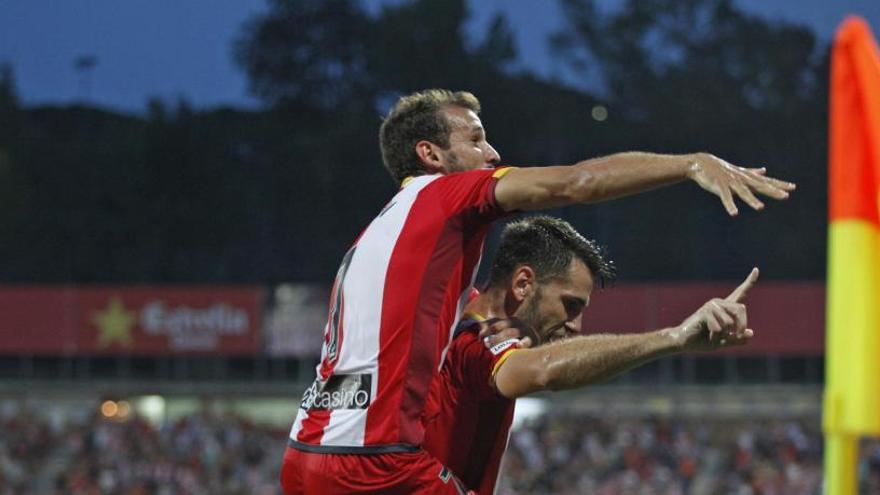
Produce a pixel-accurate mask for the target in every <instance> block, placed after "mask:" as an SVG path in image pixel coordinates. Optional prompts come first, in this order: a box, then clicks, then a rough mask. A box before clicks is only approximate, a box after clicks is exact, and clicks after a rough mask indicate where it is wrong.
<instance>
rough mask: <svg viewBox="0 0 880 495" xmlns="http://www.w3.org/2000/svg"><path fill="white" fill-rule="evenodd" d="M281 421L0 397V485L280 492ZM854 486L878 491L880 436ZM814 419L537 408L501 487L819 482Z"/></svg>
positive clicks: (739, 486)
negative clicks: (54, 410) (590, 413)
mask: <svg viewBox="0 0 880 495" xmlns="http://www.w3.org/2000/svg"><path fill="white" fill-rule="evenodd" d="M287 434H288V431H287V428H286V426H285V427H283V428H275V427H270V426H266V425H256V424H253V423H251V422H250V421H248V420H246V419H244V418H241V417H237V416H231V415H224V414H215V413H211V412H200V413H197V414H191V415H188V416H184V417H181V418H179V419H178V420H176V421H173V422H170V423H168V424H165V425H162V426H161V427H159V428H156V427H154V426H153V425H151V424H150V423H148V422H146V421H144V420H143V419H142V418H139V417H137V416H136V415H134V414H132V415H130V416H129V417H128V419H127V420H126V421H119V420H108V419H106V418H104V417H102V416H101V415H100V414H97V413H96V414H94V415H83V416H81V417H78V418H75V417H67V418H58V417H44V416H43V415H41V414H38V413H37V412H35V411H31V410H27V409H26V408H24V407H4V408H0V495H19V494H21V495H24V494H34V493H40V494H44V493H45V494H65V495H92V494H110V493H112V494H124V495H146V494H159V495H166V494H167V495H171V494H175V495H178V494H179V495H187V494H204V493H216V494H248V495H250V494H255V495H269V494H279V493H280V487H279V485H278V481H277V480H278V472H279V469H280V462H281V456H282V453H283V451H284V447H285V445H286V438H287ZM859 479H860V485H861V486H860V491H859V493H865V494H880V439H866V440H864V441H863V442H862V446H861V449H860V458H859ZM821 483H822V436H821V430H820V427H819V421H818V419H815V420H812V421H808V420H797V421H795V420H787V421H782V420H766V421H757V420H755V421H746V420H719V419H711V420H709V419H705V418H703V419H689V420H674V421H673V420H668V419H657V418H641V419H620V418H616V419H614V420H608V419H599V418H595V417H583V416H575V415H551V416H544V417H541V418H539V419H538V420H535V421H532V422H531V423H527V424H525V425H524V426H523V427H521V428H520V429H518V430H516V431H514V433H513V434H512V436H511V440H510V447H509V448H508V453H507V455H506V457H505V461H504V466H503V469H502V475H501V482H500V483H499V490H498V493H499V494H500V495H519V494H535V495H540V494H551V493H552V494H558V495H568V494H582V493H592V494H597V495H612V494H614V495H616V494H621V495H629V494H633V495H635V494H638V495H641V494H656V495H678V494H682V495H684V494H695V495H701V494H714V493H729V494H735V495H758V494H762V495H774V494H790V493H797V494H799V495H810V494H819V493H820V492H821Z"/></svg>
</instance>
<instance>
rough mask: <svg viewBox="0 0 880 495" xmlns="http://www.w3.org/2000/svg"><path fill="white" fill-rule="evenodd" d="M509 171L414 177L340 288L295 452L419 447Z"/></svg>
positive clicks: (366, 236)
mask: <svg viewBox="0 0 880 495" xmlns="http://www.w3.org/2000/svg"><path fill="white" fill-rule="evenodd" d="M509 170H510V169H509V168H499V169H495V170H491V169H479V170H471V171H467V172H460V173H454V174H450V175H431V176H420V177H416V178H413V179H409V180H408V181H406V182H404V187H403V188H402V189H401V190H400V191H399V192H398V193H397V195H395V196H394V198H392V200H391V201H390V202H389V203H388V204H387V205H386V206H385V208H384V209H383V210H382V211H381V212H380V213H379V215H378V216H377V217H376V218H375V219H374V220H373V221H372V222H371V223H370V225H368V226H367V228H366V229H365V230H364V231H363V233H361V235H360V237H359V238H358V239H357V241H355V244H354V245H353V246H352V247H351V248H350V249H349V251H348V253H346V255H345V257H344V259H343V261H342V264H341V266H340V268H339V271H338V273H337V276H336V281H335V283H334V285H333V290H332V292H331V299H330V311H329V315H328V321H327V326H326V328H325V330H324V344H323V347H322V350H321V362H320V364H318V366H317V369H316V373H317V378H316V379H315V381H314V383H312V385H311V386H310V387H309V389H308V390H306V392H305V394H304V396H303V399H302V402H301V404H300V409H299V411H298V413H297V417H296V420H295V421H294V423H293V428H292V429H291V432H290V445H291V446H293V447H295V448H297V449H300V450H304V451H309V452H329V453H348V452H351V453H384V452H406V451H412V450H416V449H418V447H419V446H420V445H421V443H422V440H423V438H424V427H423V425H422V422H421V419H422V414H423V412H424V408H425V402H426V399H427V395H428V390H429V388H430V385H431V380H432V379H433V377H434V375H435V373H437V372H438V369H439V367H440V365H441V363H442V360H443V355H444V354H445V352H446V349H447V348H448V346H449V343H450V340H451V335H452V330H453V328H454V327H455V323H456V321H458V318H459V316H460V314H461V310H462V308H463V306H464V304H465V303H466V302H467V299H468V296H469V295H470V291H471V288H472V286H473V282H474V277H475V276H476V272H477V267H478V265H479V261H480V255H481V252H482V248H483V241H484V239H485V237H486V233H487V232H488V228H489V225H490V224H491V222H492V221H494V220H496V219H498V218H499V217H501V216H503V215H504V212H503V211H502V210H501V208H500V207H499V206H498V204H497V203H496V201H495V184H496V183H497V180H498V178H499V177H501V176H502V175H504V174H505V173H506V172H507V171H509Z"/></svg>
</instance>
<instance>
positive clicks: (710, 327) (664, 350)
mask: <svg viewBox="0 0 880 495" xmlns="http://www.w3.org/2000/svg"><path fill="white" fill-rule="evenodd" d="M757 280H758V270H757V268H756V269H754V270H752V272H751V273H750V274H749V276H748V277H747V278H746V280H745V281H744V282H743V283H742V284H740V286H739V287H737V288H736V289H735V290H734V291H733V292H732V293H731V294H730V295H729V296H727V297H726V298H724V299H720V298H716V299H712V300H710V301H708V302H707V303H706V304H704V305H703V306H702V307H701V308H700V309H699V310H698V311H697V312H695V313H694V314H693V315H691V316H690V317H688V318H687V319H686V320H685V321H684V322H682V324H681V325H679V326H677V327H670V328H664V329H662V330H657V331H654V332H647V333H641V334H625V335H592V336H584V337H574V338H571V339H566V340H562V341H559V342H555V343H552V344H547V345H544V346H540V347H536V348H531V349H519V350H516V351H513V352H512V353H511V354H510V356H508V358H507V359H506V360H505V361H504V362H503V363H501V364H500V365H499V366H500V367H499V368H498V369H497V371H496V373H495V375H494V385H495V388H496V389H497V390H498V392H499V393H501V395H503V396H505V397H508V398H516V397H520V396H522V395H526V394H529V393H532V392H538V391H541V390H563V389H570V388H578V387H584V386H587V385H591V384H594V383H597V382H601V381H603V380H607V379H609V378H611V377H613V376H615V375H617V374H620V373H622V372H624V371H627V370H629V369H631V368H634V367H636V366H639V365H642V364H644V363H646V362H648V361H650V360H652V359H655V358H658V357H661V356H666V355H669V354H674V353H677V352H683V351H708V350H714V349H719V348H722V347H729V346H732V345H742V344H745V343H746V342H748V340H749V339H750V338H752V336H753V335H754V332H752V330H751V329H748V328H747V325H748V319H747V315H746V307H745V305H744V304H743V302H744V301H745V297H746V294H747V293H748V291H749V289H750V288H751V287H752V286H754V284H755V283H756V282H757Z"/></svg>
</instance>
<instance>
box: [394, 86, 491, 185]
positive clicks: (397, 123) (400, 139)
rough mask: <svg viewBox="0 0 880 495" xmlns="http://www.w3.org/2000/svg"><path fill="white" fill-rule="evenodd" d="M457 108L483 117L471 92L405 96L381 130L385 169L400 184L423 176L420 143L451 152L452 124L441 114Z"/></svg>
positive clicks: (442, 91)
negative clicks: (446, 109)
mask: <svg viewBox="0 0 880 495" xmlns="http://www.w3.org/2000/svg"><path fill="white" fill-rule="evenodd" d="M449 106H457V107H462V108H466V109H468V110H472V111H473V112H474V113H477V114H478V113H480V101H479V100H478V99H477V97H476V96H474V95H473V94H471V93H469V92H467V91H454V92H453V91H449V90H448V89H426V90H424V91H419V92H417V93H413V94H410V95H406V96H402V97H400V98H399V99H398V100H397V103H395V104H394V108H392V109H391V112H389V113H388V115H387V116H386V117H385V119H384V120H383V121H382V126H381V127H379V148H380V149H381V150H382V161H383V162H385V168H387V169H388V172H389V173H391V176H392V177H394V180H396V181H397V182H398V183H400V182H403V180H404V179H405V178H407V177H410V176H417V175H423V174H424V173H425V170H424V168H422V165H421V163H420V161H419V156H418V155H417V154H416V149H415V148H416V143H418V142H419V141H422V140H425V141H430V142H432V143H434V144H436V145H437V146H440V147H441V148H443V149H447V148H449V133H450V132H451V129H450V127H449V122H447V120H446V117H444V116H443V115H442V114H441V113H440V110H441V109H443V108H444V107H449Z"/></svg>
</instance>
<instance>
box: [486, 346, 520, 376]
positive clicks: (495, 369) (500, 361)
mask: <svg viewBox="0 0 880 495" xmlns="http://www.w3.org/2000/svg"><path fill="white" fill-rule="evenodd" d="M518 350H520V349H519V348H516V349H513V350H512V351H508V352H507V353H505V354H504V355H503V356H501V358H500V359H499V360H498V361H496V362H495V366H493V367H492V381H493V382H494V381H495V374H496V373H498V370H499V369H501V365H502V364H504V362H505V361H507V358H509V357H510V355H511V354H513V353H514V352H516V351H518Z"/></svg>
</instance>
